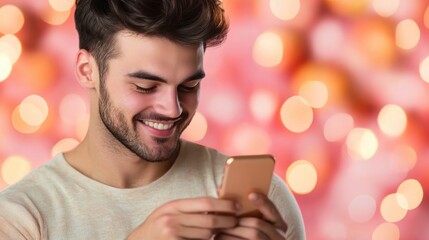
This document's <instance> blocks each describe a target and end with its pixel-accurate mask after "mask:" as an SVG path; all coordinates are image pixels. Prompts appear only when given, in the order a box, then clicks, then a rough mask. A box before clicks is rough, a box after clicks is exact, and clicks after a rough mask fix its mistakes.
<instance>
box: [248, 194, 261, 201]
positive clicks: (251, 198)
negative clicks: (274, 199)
mask: <svg viewBox="0 0 429 240" xmlns="http://www.w3.org/2000/svg"><path fill="white" fill-rule="evenodd" d="M249 199H250V200H251V201H257V200H258V199H259V196H258V194H256V193H251V194H249Z"/></svg>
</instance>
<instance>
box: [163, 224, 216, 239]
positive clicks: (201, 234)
mask: <svg viewBox="0 0 429 240" xmlns="http://www.w3.org/2000/svg"><path fill="white" fill-rule="evenodd" d="M214 233H215V232H214V230H213V229H208V228H193V227H184V226H182V227H179V228H177V232H176V233H173V234H171V236H175V237H174V238H176V236H177V237H180V238H183V239H211V237H213V235H214ZM168 239H170V238H168Z"/></svg>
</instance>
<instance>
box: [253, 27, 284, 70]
mask: <svg viewBox="0 0 429 240" xmlns="http://www.w3.org/2000/svg"><path fill="white" fill-rule="evenodd" d="M282 58H283V42H282V39H281V37H280V36H279V35H277V34H275V33H273V32H265V33H262V34H261V35H260V36H259V37H258V38H257V39H256V41H255V44H254V46H253V60H254V61H255V62H256V63H258V64H259V65H261V66H264V67H275V66H277V65H279V64H280V63H281V61H282Z"/></svg>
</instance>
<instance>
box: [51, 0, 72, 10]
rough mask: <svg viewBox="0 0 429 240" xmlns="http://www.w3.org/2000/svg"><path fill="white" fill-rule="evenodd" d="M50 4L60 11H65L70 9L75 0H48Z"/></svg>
mask: <svg viewBox="0 0 429 240" xmlns="http://www.w3.org/2000/svg"><path fill="white" fill-rule="evenodd" d="M48 2H49V5H50V6H51V7H52V8H53V9H54V10H55V11H58V12H64V11H68V10H70V9H71V8H72V7H73V5H74V3H75V0H48Z"/></svg>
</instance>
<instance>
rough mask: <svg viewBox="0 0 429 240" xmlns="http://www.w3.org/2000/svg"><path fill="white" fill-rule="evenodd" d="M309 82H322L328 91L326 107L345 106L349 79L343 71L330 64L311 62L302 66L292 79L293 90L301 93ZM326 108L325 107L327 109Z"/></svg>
mask: <svg viewBox="0 0 429 240" xmlns="http://www.w3.org/2000/svg"><path fill="white" fill-rule="evenodd" d="M308 81H318V82H322V83H323V84H324V85H325V86H326V88H327V89H328V99H327V102H326V104H325V105H326V106H331V105H337V104H343V103H344V100H345V99H346V98H347V94H348V79H347V77H346V75H345V74H344V73H343V71H342V70H341V69H340V68H338V67H336V66H334V65H329V64H321V63H316V62H309V63H306V64H302V65H300V68H299V69H298V70H297V71H296V72H295V74H294V76H293V78H292V84H293V85H292V87H293V90H294V91H296V92H299V89H300V88H301V86H303V85H305V83H306V82H308ZM326 106H325V107H326Z"/></svg>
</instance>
